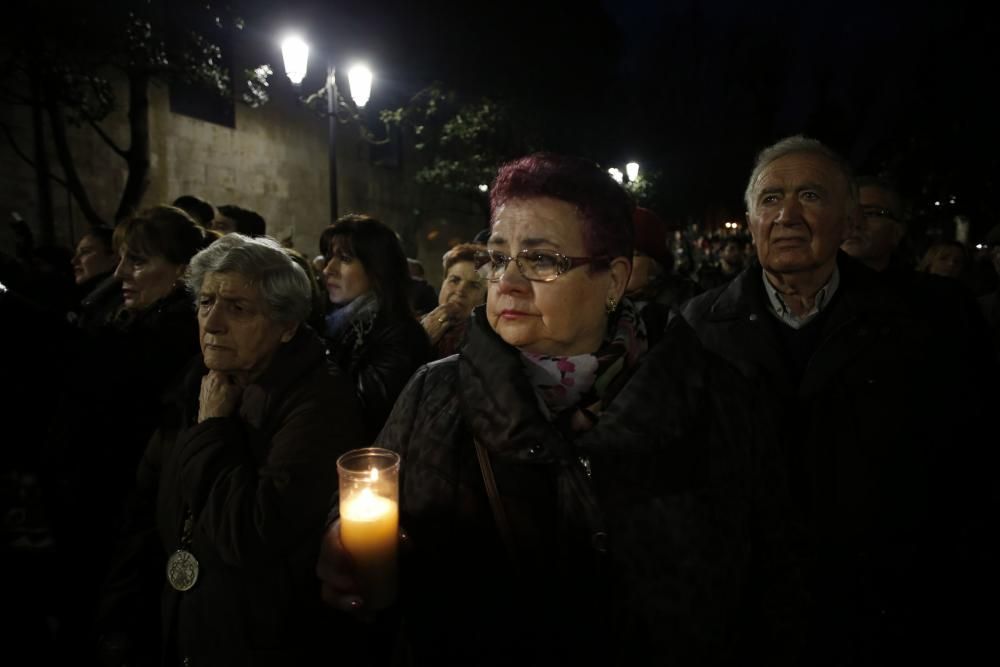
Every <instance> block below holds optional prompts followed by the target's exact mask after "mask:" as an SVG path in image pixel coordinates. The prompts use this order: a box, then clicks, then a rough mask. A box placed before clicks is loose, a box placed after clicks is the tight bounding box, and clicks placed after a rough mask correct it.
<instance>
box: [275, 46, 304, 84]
mask: <svg viewBox="0 0 1000 667" xmlns="http://www.w3.org/2000/svg"><path fill="white" fill-rule="evenodd" d="M281 58H282V60H284V61H285V74H286V75H287V76H288V80H289V81H291V82H292V83H293V84H294V85H296V86H297V85H299V84H300V83H302V80H303V79H304V78H306V68H307V67H308V65H309V45H308V44H306V43H305V41H304V40H303V39H302V38H301V37H299V36H298V35H289V36H288V37H286V38H285V39H283V40H282V41H281Z"/></svg>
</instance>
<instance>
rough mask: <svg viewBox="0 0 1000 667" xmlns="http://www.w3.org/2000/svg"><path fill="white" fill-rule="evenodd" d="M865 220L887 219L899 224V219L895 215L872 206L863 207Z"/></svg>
mask: <svg viewBox="0 0 1000 667" xmlns="http://www.w3.org/2000/svg"><path fill="white" fill-rule="evenodd" d="M862 210H863V211H864V214H865V217H866V218H887V219H889V220H892V221H893V222H899V218H898V217H897V216H896V214H895V213H893V212H892V211H890V210H889V209H887V208H876V207H874V206H865V207H864V208H863V209H862Z"/></svg>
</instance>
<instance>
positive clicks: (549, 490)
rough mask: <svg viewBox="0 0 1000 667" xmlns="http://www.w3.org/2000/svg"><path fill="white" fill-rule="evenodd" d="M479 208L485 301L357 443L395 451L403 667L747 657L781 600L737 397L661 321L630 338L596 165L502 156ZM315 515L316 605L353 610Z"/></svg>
mask: <svg viewBox="0 0 1000 667" xmlns="http://www.w3.org/2000/svg"><path fill="white" fill-rule="evenodd" d="M490 201H491V220H492V223H491V235H490V237H489V241H488V245H487V250H486V251H484V252H482V253H481V254H480V255H479V257H478V260H477V263H478V264H479V265H480V271H481V275H482V276H483V277H484V279H485V280H486V281H487V282H488V285H489V287H488V294H487V300H486V305H485V307H479V308H477V309H476V310H475V311H474V313H473V316H472V321H471V323H470V325H469V329H468V332H467V335H466V340H465V343H464V344H463V345H462V347H461V349H460V352H459V354H458V355H457V356H453V357H450V358H448V359H445V360H442V361H439V362H437V363H434V364H430V365H428V366H425V367H423V368H422V369H421V370H420V371H418V373H417V374H416V375H415V377H414V378H413V380H412V381H411V382H410V384H409V385H408V387H407V389H406V390H405V391H404V392H403V394H402V395H401V396H400V398H399V400H398V402H397V403H396V406H395V409H394V411H393V413H392V415H391V416H390V418H389V420H388V422H387V423H386V426H385V428H384V429H383V431H382V433H381V435H380V436H379V438H378V445H380V446H382V447H385V448H388V449H392V450H395V451H397V452H399V453H400V455H401V457H402V473H401V474H402V478H401V482H400V484H401V485H400V498H399V501H400V523H401V526H402V528H403V529H404V530H405V531H406V534H407V539H406V540H405V541H404V542H405V544H406V545H407V547H405V548H403V549H402V551H401V553H402V555H401V566H400V567H401V570H400V575H399V576H400V590H399V596H398V602H397V604H398V611H399V612H400V614H401V617H402V618H403V623H402V627H403V628H404V630H405V634H404V636H405V638H406V641H407V642H408V648H407V650H408V651H409V652H410V654H411V655H412V656H413V657H414V661H415V663H416V664H636V663H637V662H640V661H643V662H644V661H646V660H648V659H649V656H655V657H654V658H653V659H654V661H655V662H657V663H663V664H699V665H705V664H717V663H719V662H725V661H726V660H733V659H736V658H737V657H738V659H740V660H745V661H748V662H752V661H753V660H754V659H756V653H755V651H759V650H761V649H762V648H763V647H764V645H765V644H768V643H769V642H770V640H772V639H775V638H776V635H775V634H774V632H773V630H774V629H775V628H778V627H783V628H786V629H787V628H789V627H792V625H782V624H779V623H772V622H771V619H774V618H776V617H781V618H786V617H787V615H786V612H787V610H788V609H790V607H789V606H788V605H789V604H791V603H792V602H794V600H795V595H794V594H793V593H794V590H796V589H795V586H794V581H795V578H794V576H793V570H792V568H791V566H790V564H789V563H788V562H787V559H788V554H789V553H790V552H789V550H788V549H786V548H785V546H786V545H785V544H784V539H783V538H782V522H781V520H780V507H781V506H780V503H779V501H780V494H781V490H782V486H783V485H782V483H781V480H780V479H779V477H778V476H777V475H778V474H779V473H778V472H777V468H776V467H775V465H774V462H775V457H774V455H773V454H774V453H773V452H772V451H771V450H770V439H768V438H766V437H762V433H761V431H760V429H759V428H758V426H757V424H756V420H755V418H754V412H753V410H752V409H751V406H750V405H749V403H748V399H749V398H750V397H752V396H753V395H754V393H753V392H752V391H751V390H750V389H749V388H747V387H746V386H745V385H744V384H742V383H741V382H740V380H739V379H738V376H737V375H736V374H735V373H734V372H732V371H731V370H730V369H729V368H728V367H725V366H723V365H722V364H721V362H719V361H717V360H716V359H714V358H712V357H710V356H709V355H708V354H706V353H705V352H704V351H703V350H702V349H701V347H700V345H699V343H698V341H697V340H696V339H695V337H694V335H693V333H692V332H691V330H690V329H689V328H688V327H687V325H685V324H684V323H683V321H682V320H681V319H680V318H672V319H671V320H670V321H669V323H668V324H667V325H666V327H665V330H664V331H663V332H662V335H661V337H660V342H659V344H657V345H656V346H655V347H652V348H650V347H649V345H648V342H647V341H648V332H647V331H646V330H645V327H644V325H643V323H642V320H641V318H640V317H638V316H637V313H636V309H635V307H634V306H633V304H632V303H631V302H630V301H629V300H628V299H625V298H623V294H624V292H625V288H626V285H627V283H628V279H629V272H630V270H631V260H632V255H633V245H632V244H633V240H632V239H633V236H632V235H633V228H632V208H633V207H632V204H631V202H630V200H629V198H628V196H627V194H626V193H625V191H624V190H623V189H622V188H621V187H620V186H618V185H617V184H616V183H615V182H614V181H613V180H612V179H610V178H608V176H607V174H606V173H604V172H603V171H602V170H600V169H599V168H598V167H597V166H596V165H594V164H592V163H589V162H586V161H583V160H578V159H575V158H569V157H563V156H558V155H552V154H535V155H531V156H528V157H525V158H522V159H519V160H516V161H514V162H512V163H509V164H507V165H505V166H503V167H502V168H501V169H500V171H499V174H498V176H497V178H496V180H495V182H494V184H493V186H492V189H491V192H490ZM333 518H334V520H333V521H332V522H331V524H330V527H329V529H328V531H327V533H326V536H325V538H324V541H323V549H322V553H321V556H320V561H319V565H318V572H319V574H320V577H321V579H323V581H324V596H325V597H326V599H327V600H328V602H330V603H331V604H333V605H335V606H339V607H341V608H343V609H348V610H350V609H353V610H359V611H363V610H364V608H365V598H364V593H363V591H362V590H361V588H360V587H359V585H358V583H357V579H356V577H355V576H353V569H352V560H351V558H350V554H349V553H347V552H346V550H345V549H344V547H343V543H342V542H341V541H340V523H339V520H337V519H336V512H334V517H333ZM761 592H766V593H767V596H762V595H760V593H761ZM765 597H766V598H767V599H765ZM782 645H783V646H786V647H789V648H791V647H793V646H794V645H795V642H794V641H793V640H789V639H788V638H787V637H784V638H783V640H782ZM765 659H775V656H774V655H768V656H767V657H766V658H765Z"/></svg>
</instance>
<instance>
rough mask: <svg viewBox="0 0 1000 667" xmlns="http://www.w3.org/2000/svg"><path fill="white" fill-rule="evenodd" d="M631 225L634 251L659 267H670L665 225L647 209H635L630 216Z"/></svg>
mask: <svg viewBox="0 0 1000 667" xmlns="http://www.w3.org/2000/svg"><path fill="white" fill-rule="evenodd" d="M632 225H633V227H635V249H636V250H637V251H639V252H641V253H642V254H644V255H649V256H650V257H652V258H653V259H655V260H656V261H657V262H659V263H660V266H662V267H664V268H667V267H669V266H670V250H669V249H668V248H667V225H666V223H664V222H663V220H661V219H660V216H658V215H656V214H655V213H653V212H652V211H650V210H649V209H648V208H642V207H641V206H636V207H635V213H634V214H633V215H632Z"/></svg>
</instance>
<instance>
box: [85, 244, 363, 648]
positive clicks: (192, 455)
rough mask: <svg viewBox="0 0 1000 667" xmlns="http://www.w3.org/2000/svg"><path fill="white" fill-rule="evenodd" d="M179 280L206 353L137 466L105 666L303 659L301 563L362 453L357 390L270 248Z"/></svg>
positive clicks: (306, 609)
mask: <svg viewBox="0 0 1000 667" xmlns="http://www.w3.org/2000/svg"><path fill="white" fill-rule="evenodd" d="M186 282H187V284H188V287H189V289H190V290H191V292H192V294H193V295H194V298H195V304H196V308H197V316H198V326H199V337H200V344H201V351H202V357H201V359H199V360H198V363H197V364H196V365H195V366H193V367H192V368H191V369H190V370H189V372H188V373H187V374H186V376H185V378H186V379H185V382H184V383H183V384H182V385H181V388H180V389H179V391H178V392H177V393H176V395H175V396H174V397H173V409H172V410H171V411H170V413H169V415H168V416H167V417H165V419H164V421H163V422H162V424H161V427H160V429H159V430H158V431H157V433H156V434H155V435H154V437H153V438H152V440H151V441H150V443H149V446H148V448H147V450H146V453H145V456H144V458H143V460H142V462H141V464H140V467H139V471H138V480H137V481H138V487H137V489H136V492H135V493H134V497H133V501H132V503H131V504H130V507H129V513H128V516H127V521H126V525H125V526H124V529H123V532H122V540H121V541H120V543H119V544H118V549H117V550H116V558H115V563H114V564H113V568H112V574H111V576H110V578H109V580H108V583H107V585H106V587H105V591H104V595H103V596H102V605H101V614H100V623H99V626H100V629H101V630H102V631H104V633H105V634H104V635H103V640H102V642H101V650H102V652H103V658H104V659H105V662H106V663H116V662H117V663H119V664H125V663H126V662H132V661H135V660H136V659H142V658H143V657H147V658H148V657H151V656H150V654H151V653H153V652H155V651H159V650H162V651H163V655H162V656H160V658H162V660H163V662H164V663H167V664H189V663H191V664H211V665H237V664H239V665H246V664H255V663H256V662H257V661H258V660H259V659H262V658H264V657H266V660H267V661H270V662H273V663H274V664H305V663H306V662H308V660H307V658H310V657H311V656H314V655H317V653H318V651H319V647H320V642H321V641H322V640H323V639H324V637H325V636H326V635H325V633H326V632H327V631H328V630H323V629H322V624H321V618H322V613H323V612H322V605H321V602H320V596H319V586H318V583H317V581H316V577H315V574H314V573H313V566H314V562H315V554H316V545H317V544H318V540H319V533H320V532H321V530H322V527H323V518H324V516H325V513H326V508H327V504H328V502H329V499H330V497H331V495H332V494H333V493H334V492H335V491H336V485H337V468H336V461H337V457H338V456H339V455H340V454H342V453H343V452H345V451H347V450H348V449H352V448H354V447H357V446H360V445H361V444H362V437H363V436H362V428H361V424H360V422H359V421H358V418H357V415H358V412H359V411H358V406H357V403H356V398H355V395H354V389H353V386H352V384H351V382H350V381H349V380H348V379H347V378H346V377H345V376H344V375H342V374H341V373H340V372H339V371H338V370H336V369H335V368H334V367H333V366H332V365H330V364H328V363H327V361H326V357H325V350H324V346H323V343H322V342H321V340H320V339H319V337H318V335H317V334H316V333H315V332H314V331H313V330H312V329H310V328H309V327H308V326H307V325H305V324H304V321H305V320H306V319H307V318H308V316H309V312H310V295H311V291H310V290H311V288H310V284H309V278H308V277H307V276H306V274H305V273H304V272H303V270H302V268H301V267H300V266H298V265H297V264H296V263H295V262H293V261H292V259H291V258H290V257H289V255H288V254H287V253H286V252H285V251H284V250H283V249H282V248H281V246H280V245H278V243H276V242H275V241H273V240H272V239H269V238H254V239H251V238H248V237H245V236H241V235H238V234H232V235H229V236H226V237H224V238H222V239H220V240H218V241H216V242H215V243H213V244H212V245H211V246H210V247H208V248H206V249H205V250H203V251H202V252H200V253H198V254H197V255H196V256H195V257H194V258H193V259H192V260H191V264H190V269H189V271H188V274H187V276H186ZM150 584H152V586H155V587H156V588H158V589H160V590H161V591H162V595H161V596H160V597H161V600H160V604H156V603H155V600H156V599H157V596H156V595H155V594H154V595H150V594H149V592H150V591H149V588H150ZM151 601H153V603H152V604H150V602H151ZM144 621H145V622H146V623H147V625H146V626H145V627H143V625H142V623H143V622H144ZM150 621H151V623H150ZM157 626H159V628H157ZM157 629H158V630H159V632H157ZM129 649H131V650H129ZM143 653H145V656H143V655H142V654H143Z"/></svg>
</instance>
